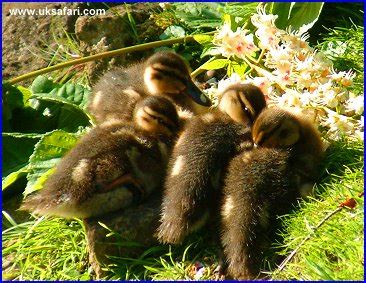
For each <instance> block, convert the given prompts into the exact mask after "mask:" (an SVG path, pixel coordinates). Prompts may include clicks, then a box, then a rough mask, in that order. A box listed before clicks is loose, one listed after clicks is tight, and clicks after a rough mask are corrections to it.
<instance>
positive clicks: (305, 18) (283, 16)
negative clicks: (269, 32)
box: [268, 2, 324, 34]
mask: <svg viewBox="0 0 366 283" xmlns="http://www.w3.org/2000/svg"><path fill="white" fill-rule="evenodd" d="M323 5H324V3H323V2H291V3H290V2H273V3H272V4H271V5H269V6H268V7H269V10H268V12H270V13H272V14H275V15H278V18H277V20H276V26H277V27H278V28H280V29H286V28H288V27H289V26H291V29H292V30H295V31H299V32H300V33H301V34H302V33H304V32H306V31H308V30H309V29H310V28H311V27H312V26H313V25H314V24H315V23H316V21H317V20H318V18H319V15H320V13H321V11H322V8H323Z"/></svg>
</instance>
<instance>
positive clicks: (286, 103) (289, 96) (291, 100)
mask: <svg viewBox="0 0 366 283" xmlns="http://www.w3.org/2000/svg"><path fill="white" fill-rule="evenodd" d="M300 96H301V94H300V93H299V92H297V91H296V90H294V89H287V90H286V92H285V93H284V94H282V96H280V97H277V99H276V100H277V103H278V106H280V107H298V108H301V107H302V106H303V105H302V102H301V99H300Z"/></svg>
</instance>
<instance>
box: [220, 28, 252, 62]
mask: <svg viewBox="0 0 366 283" xmlns="http://www.w3.org/2000/svg"><path fill="white" fill-rule="evenodd" d="M248 32H249V31H248V30H246V29H241V28H237V30H236V31H235V32H233V31H232V30H231V28H230V26H229V25H228V24H224V25H223V26H222V28H221V30H220V31H219V32H218V33H217V34H216V35H215V36H214V40H213V43H214V44H215V45H216V46H218V48H217V49H218V51H219V52H220V53H221V54H222V55H223V56H224V57H227V58H229V57H231V56H234V55H235V56H237V57H239V58H244V57H245V56H253V54H254V53H255V52H256V51H258V50H259V48H258V47H257V46H256V45H255V44H254V38H253V34H247V33H248Z"/></svg>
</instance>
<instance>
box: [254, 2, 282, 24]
mask: <svg viewBox="0 0 366 283" xmlns="http://www.w3.org/2000/svg"><path fill="white" fill-rule="evenodd" d="M277 18H278V16H277V15H272V14H266V11H265V8H264V6H262V5H259V6H258V8H257V13H256V14H253V15H252V17H251V20H252V23H253V25H254V26H255V27H257V28H261V27H262V28H263V27H275V21H276V19H277Z"/></svg>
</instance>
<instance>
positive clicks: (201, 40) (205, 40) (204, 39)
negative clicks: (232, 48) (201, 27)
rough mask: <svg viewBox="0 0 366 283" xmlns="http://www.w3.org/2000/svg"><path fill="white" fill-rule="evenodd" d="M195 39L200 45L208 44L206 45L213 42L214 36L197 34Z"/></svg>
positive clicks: (194, 36)
mask: <svg viewBox="0 0 366 283" xmlns="http://www.w3.org/2000/svg"><path fill="white" fill-rule="evenodd" d="M193 38H194V40H195V41H197V42H198V43H199V44H206V43H211V42H212V39H213V36H210V35H207V34H196V35H193Z"/></svg>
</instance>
